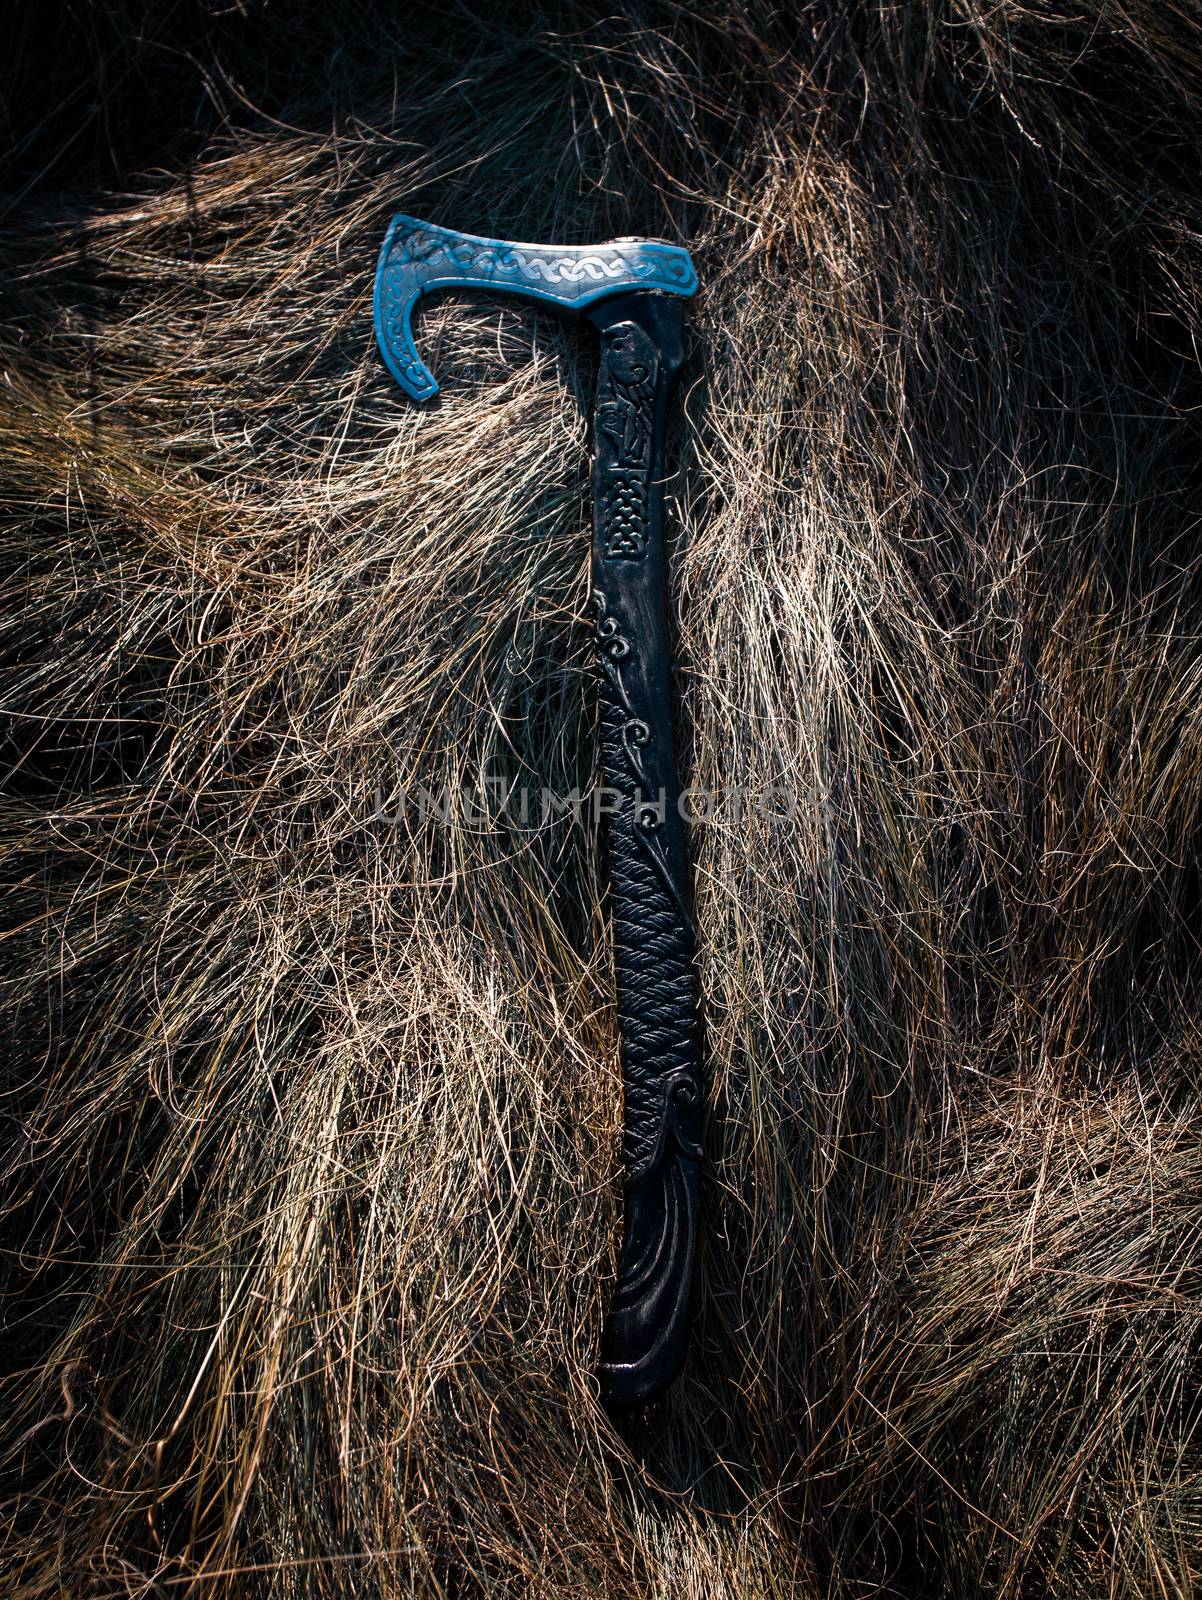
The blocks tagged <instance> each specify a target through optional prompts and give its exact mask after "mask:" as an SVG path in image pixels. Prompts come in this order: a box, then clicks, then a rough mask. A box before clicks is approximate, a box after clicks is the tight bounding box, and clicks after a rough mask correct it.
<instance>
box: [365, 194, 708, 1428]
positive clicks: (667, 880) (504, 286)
mask: <svg viewBox="0 0 1202 1600" xmlns="http://www.w3.org/2000/svg"><path fill="white" fill-rule="evenodd" d="M444 289H450V290H460V291H462V290H474V291H479V292H481V293H484V294H489V295H492V294H504V295H516V296H518V297H519V298H521V299H524V300H532V301H534V302H535V303H536V304H538V305H550V306H554V307H555V308H556V309H557V310H560V311H564V312H567V313H569V314H570V315H573V316H578V315H580V314H581V313H583V314H584V315H585V316H587V317H588V319H589V321H590V322H591V323H592V324H593V325H594V327H596V329H597V331H598V333H599V334H600V336H601V341H600V342H601V362H600V370H599V377H598V383H597V397H596V406H595V411H594V418H593V422H594V426H593V549H592V611H593V631H594V637H595V640H596V649H597V664H598V668H599V671H598V674H597V684H598V695H599V701H600V724H601V753H602V779H603V785H604V791H608V801H609V803H608V807H607V816H606V824H607V826H606V835H607V855H608V861H609V875H610V899H611V905H612V911H613V926H614V957H615V968H616V972H617V984H618V1022H619V1031H620V1037H621V1063H622V1089H623V1124H622V1158H623V1165H624V1169H625V1171H624V1218H623V1242H622V1252H621V1256H620V1259H619V1265H618V1281H617V1285H616V1288H615V1290H614V1293H613V1297H612V1300H611V1302H610V1307H609V1315H608V1319H607V1323H606V1328H605V1334H604V1342H603V1350H602V1358H601V1364H600V1380H601V1388H602V1393H603V1395H604V1396H605V1398H606V1399H607V1400H609V1401H611V1402H616V1403H627V1404H629V1403H636V1402H641V1401H645V1400H650V1399H652V1398H653V1397H654V1396H655V1395H657V1394H658V1393H659V1392H660V1391H661V1390H662V1389H663V1388H664V1387H665V1386H666V1385H667V1384H668V1383H670V1382H671V1380H672V1379H673V1378H674V1377H675V1376H676V1374H677V1372H678V1371H679V1369H680V1366H681V1363H682V1361H683V1360H684V1354H685V1345H686V1340H687V1336H688V1317H689V1291H690V1282H691V1279H692V1274H693V1257H694V1254H695V1250H696V1236H697V1173H698V1166H699V1163H700V1159H701V1149H700V1122H701V1095H700V1084H699V1072H698V1055H699V1049H698V1036H697V1004H696V989H695V977H694V970H693V930H692V925H691V922H690V919H689V914H688V911H687V908H686V902H685V895H686V889H685V852H684V839H683V835H682V830H681V824H680V816H679V812H678V808H677V798H678V791H677V782H676V771H675V761H674V758H673V751H672V724H671V714H670V706H669V699H668V657H667V644H666V638H665V629H664V549H663V477H664V467H663V457H664V429H665V420H666V416H667V409H668V399H669V395H670V393H671V389H672V385H673V383H674V381H675V378H676V374H677V371H678V370H679V367H680V362H681V353H682V352H681V343H682V321H683V312H682V301H683V300H685V299H687V298H688V297H689V296H691V295H692V294H694V293H695V292H696V289H697V274H696V272H695V271H694V268H693V263H692V261H691V260H690V258H689V254H688V251H687V250H682V249H680V248H678V247H677V246H675V245H670V244H664V243H661V242H659V241H657V240H650V239H615V240H614V241H613V242H612V243H609V244H601V245H583V246H581V245H575V246H573V245H544V244H513V243H509V242H507V241H505V240H501V239H483V238H478V237H476V236H475V235H473V234H469V233H453V232H451V231H450V230H449V229H446V228H437V227H434V226H432V225H431V224H430V223H428V222H419V221H418V220H417V219H416V218H414V217H406V216H397V217H394V218H393V219H392V222H391V223H390V225H389V228H388V233H387V235H386V236H385V239H384V244H383V247H382V249H381V251H380V260H379V265H378V267H377V270H376V285H375V325H376V336H377V338H378V340H379V345H380V350H381V353H382V354H383V357H384V360H385V362H386V364H387V366H388V369H389V371H390V372H391V373H392V375H393V377H394V378H395V379H396V380H397V382H398V383H399V384H400V386H401V388H402V389H403V390H404V391H405V393H406V394H407V395H408V396H409V397H410V399H412V400H415V401H419V402H420V401H426V400H430V399H432V398H433V396H434V395H435V394H437V393H438V384H437V383H436V381H435V379H434V376H433V374H432V373H431V372H430V371H429V369H428V368H427V367H426V366H425V365H424V364H423V362H422V360H421V358H420V357H419V355H418V353H417V349H416V346H415V345H414V342H413V329H412V314H413V308H414V306H415V305H416V304H417V302H418V300H419V299H420V298H421V297H422V296H423V295H427V294H431V293H434V292H435V291H438V290H444Z"/></svg>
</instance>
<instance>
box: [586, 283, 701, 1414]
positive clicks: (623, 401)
mask: <svg viewBox="0 0 1202 1600" xmlns="http://www.w3.org/2000/svg"><path fill="white" fill-rule="evenodd" d="M588 315H589V317H590V319H591V320H592V321H593V322H594V323H595V324H596V326H597V328H598V330H599V332H600V335H601V364H600V374H599V379H598V389H597V406H596V418H595V440H594V466H593V566H592V578H593V596H592V598H593V614H594V626H595V635H596V644H597V662H598V668H599V671H598V679H599V697H600V723H601V751H602V781H603V784H604V788H605V791H607V792H606V793H605V794H603V796H602V802H603V811H604V812H605V813H606V839H607V855H608V861H609V875H610V895H611V903H612V911H613V926H614V957H615V967H616V971H617V988H618V1022H619V1030H620V1035H621V1061H622V1087H623V1138H622V1155H623V1164H624V1168H625V1177H624V1200H625V1215H624V1231H623V1244H622V1254H621V1258H620V1262H619V1267H618V1282H617V1287H616V1289H615V1291H614V1296H613V1299H612V1302H611V1305H610V1311H609V1320H608V1325H607V1328H606V1334H605V1345H604V1351H603V1357H602V1363H601V1372H600V1376H601V1384H602V1390H603V1393H604V1395H605V1397H606V1398H607V1399H608V1400H610V1401H613V1402H625V1403H635V1402H641V1401H644V1400H649V1399H651V1398H653V1397H654V1396H655V1395H656V1394H658V1393H659V1392H660V1390H662V1389H663V1388H664V1387H665V1386H666V1385H667V1384H668V1383H670V1382H671V1380H672V1379H673V1378H674V1377H675V1376H676V1373H677V1372H678V1370H679V1368H680V1365H681V1363H682V1361H683V1359H684V1354H685V1347H686V1342H687V1337H688V1318H689V1293H690V1284H691V1279H692V1274H693V1258H694V1255H695V1252H696V1236H697V1187H698V1184H697V1175H698V1166H699V1162H700V1158H701V1150H700V1134H701V1126H700V1124H701V1095H700V1081H699V1043H698V1030H697V1001H696V979H695V974H694V960H693V930H692V924H691V922H690V919H689V914H688V911H687V880H686V865H685V850H684V838H683V831H682V827H681V820H680V815H679V812H678V809H677V798H678V789H677V779H676V763H675V759H674V754H673V745H672V721H671V712H670V702H669V685H668V652H667V639H666V630H665V618H664V601H665V593H664V588H665V586H664V550H663V487H662V486H663V477H664V470H663V459H664V431H665V420H666V414H667V407H668V399H669V396H670V394H671V390H672V386H673V383H674V381H675V377H676V373H677V371H678V369H679V366H680V360H681V322H682V315H681V306H680V302H679V300H676V299H670V298H668V297H666V296H662V295H653V294H630V295H623V296H620V297H617V298H615V299H613V300H609V301H605V302H603V303H602V304H600V305H599V306H597V307H596V308H595V309H594V310H592V311H591V312H589V313H588Z"/></svg>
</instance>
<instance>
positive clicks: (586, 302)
mask: <svg viewBox="0 0 1202 1600" xmlns="http://www.w3.org/2000/svg"><path fill="white" fill-rule="evenodd" d="M450 289H475V290H479V291H483V292H484V293H486V294H505V295H517V296H519V297H520V298H521V299H524V300H534V301H542V302H544V303H545V304H547V305H551V306H554V307H556V308H557V309H558V310H560V311H565V312H568V313H577V312H581V311H584V310H586V309H587V308H588V307H589V306H591V305H595V304H596V303H597V302H598V301H599V300H604V299H608V298H609V297H611V296H613V295H617V294H625V293H628V292H629V291H630V290H632V289H635V290H643V291H654V292H655V293H657V294H673V295H685V296H688V295H692V294H695V293H696V292H697V273H696V271H695V270H694V267H693V263H692V261H691V259H690V257H689V253H688V251H687V250H682V249H681V248H680V247H679V246H678V245H671V244H663V243H660V242H659V241H658V240H652V239H616V240H614V241H613V242H612V243H610V244H601V245H550V244H510V243H509V242H508V241H506V240H504V239H485V238H482V237H480V236H478V235H477V234H474V233H453V232H452V231H451V230H450V229H449V228H436V227H435V226H434V225H433V223H430V222H420V221H418V219H417V218H416V217H406V216H395V217H393V219H392V221H391V222H390V223H389V225H388V232H387V234H386V235H385V237H384V244H383V247H382V248H381V250H380V260H379V264H378V266H377V268H376V288H375V322H376V338H377V339H378V341H379V345H380V352H381V354H382V355H383V357H384V361H385V363H386V365H387V367H388V370H389V371H390V372H391V373H392V375H393V377H394V378H395V379H396V381H397V382H398V383H399V384H400V386H401V388H402V389H404V391H405V393H406V394H407V395H408V396H409V398H410V399H411V400H417V401H423V400H432V399H433V398H434V396H435V395H436V394H437V393H438V381H437V379H436V378H435V376H434V374H433V373H432V372H431V371H430V369H429V367H427V366H426V364H425V363H424V362H423V361H422V359H421V357H420V356H419V355H418V353H417V346H416V345H415V343H414V341H413V325H412V317H413V308H414V307H415V306H416V305H417V302H418V301H419V300H420V299H421V297H422V296H423V295H427V294H434V293H437V292H438V291H439V290H450Z"/></svg>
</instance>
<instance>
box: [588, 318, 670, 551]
mask: <svg viewBox="0 0 1202 1600" xmlns="http://www.w3.org/2000/svg"><path fill="white" fill-rule="evenodd" d="M658 375H659V353H658V351H657V350H656V348H655V345H654V343H653V341H652V340H651V339H649V338H648V337H647V334H646V333H645V332H644V331H643V329H642V328H640V327H638V325H637V324H636V323H633V322H624V323H620V324H619V325H618V326H617V328H616V329H615V330H614V333H613V337H612V338H611V340H610V342H609V346H608V350H607V352H606V361H605V363H604V365H603V367H602V378H601V388H600V391H599V393H598V395H597V433H598V436H599V437H600V438H602V439H603V440H604V442H605V444H606V446H607V447H608V452H607V453H608V457H609V460H608V463H607V467H606V471H605V474H604V476H603V478H602V480H601V482H600V483H599V485H598V492H599V496H600V499H599V504H598V506H597V515H598V518H599V521H600V526H601V547H602V553H603V555H604V557H605V560H606V561H641V560H642V559H643V557H644V556H645V555H646V554H647V543H648V538H649V516H648V505H647V492H648V487H649V484H650V478H651V439H652V430H653V428H654V423H655V384H656V379H657V377H658Z"/></svg>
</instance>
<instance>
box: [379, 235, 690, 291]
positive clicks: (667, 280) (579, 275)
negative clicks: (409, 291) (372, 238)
mask: <svg viewBox="0 0 1202 1600" xmlns="http://www.w3.org/2000/svg"><path fill="white" fill-rule="evenodd" d="M394 261H395V264H396V265H397V266H405V265H408V264H409V263H410V262H420V263H421V264H422V265H423V266H427V267H447V268H451V269H453V270H454V271H456V272H459V273H463V274H464V275H465V276H467V277H472V278H494V279H497V280H498V281H504V280H505V279H507V278H508V279H518V280H525V282H527V283H529V284H531V285H553V286H554V287H556V288H568V287H571V286H574V285H589V286H591V285H595V284H599V283H610V282H613V281H615V280H617V279H623V278H625V279H631V280H633V281H634V282H637V283H639V284H640V285H646V286H647V287H650V286H652V285H653V284H656V283H658V284H660V285H661V286H662V287H664V288H675V289H677V290H679V289H680V288H682V287H683V286H684V285H685V284H686V283H687V282H688V281H689V279H690V276H691V273H690V269H689V266H688V263H687V260H684V259H682V258H681V254H680V253H678V252H675V251H672V252H668V251H664V250H658V249H657V250H655V251H654V252H652V251H647V250H645V249H641V250H636V249H623V248H622V247H621V246H620V245H605V246H600V247H598V248H596V249H591V250H590V249H582V248H580V247H571V246H569V247H568V248H565V249H561V250H557V249H556V248H555V246H553V245H515V244H507V243H503V242H501V241H499V240H498V241H496V242H495V243H494V242H492V241H488V240H481V239H472V238H462V237H460V236H458V235H456V234H453V233H449V232H444V231H443V230H441V229H436V228H430V227H424V228H412V229H410V230H409V231H408V232H405V233H401V234H398V236H397V239H396V243H395V246H394Z"/></svg>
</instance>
